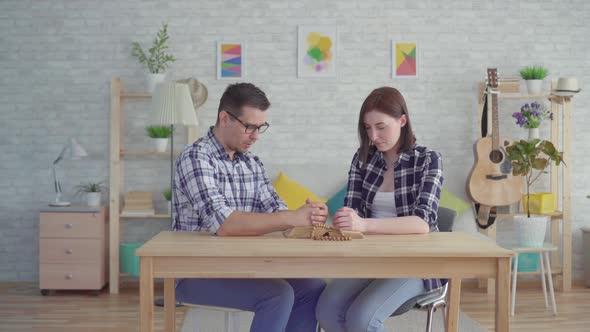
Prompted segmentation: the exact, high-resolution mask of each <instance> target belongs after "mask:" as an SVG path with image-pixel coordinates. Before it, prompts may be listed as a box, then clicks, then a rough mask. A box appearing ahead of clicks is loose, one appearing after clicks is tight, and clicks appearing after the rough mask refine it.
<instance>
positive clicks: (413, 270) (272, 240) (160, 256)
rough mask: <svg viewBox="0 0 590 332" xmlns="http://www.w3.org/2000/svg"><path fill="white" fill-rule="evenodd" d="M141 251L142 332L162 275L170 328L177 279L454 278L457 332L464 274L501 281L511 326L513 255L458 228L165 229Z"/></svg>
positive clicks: (504, 317) (451, 309)
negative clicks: (332, 232) (277, 233)
mask: <svg viewBox="0 0 590 332" xmlns="http://www.w3.org/2000/svg"><path fill="white" fill-rule="evenodd" d="M136 255H138V256H140V264H141V268H140V270H141V275H140V288H139V290H140V316H139V317H140V331H141V332H152V331H153V316H154V309H153V300H154V278H164V310H165V326H166V331H176V320H175V306H174V304H175V289H174V287H175V284H174V278H449V279H450V287H449V302H448V304H447V314H448V316H447V331H457V327H458V326H457V321H458V318H459V301H460V292H461V279H462V278H495V279H496V331H509V328H510V327H509V304H510V287H509V279H510V257H511V256H512V255H513V252H512V251H510V250H507V249H504V248H501V247H499V246H498V245H496V244H495V243H494V242H491V241H488V240H486V239H482V238H478V237H475V236H472V235H469V234H465V233H460V232H451V233H429V234H424V235H370V236H366V238H364V239H356V240H353V241H344V242H325V241H312V240H310V239H286V238H280V237H272V236H262V237H217V236H210V235H203V234H200V233H191V232H183V233H176V232H161V233H160V234H158V235H156V236H155V237H154V238H153V239H151V240H149V241H148V242H146V243H145V244H144V245H143V246H142V247H141V248H139V249H138V250H137V251H136Z"/></svg>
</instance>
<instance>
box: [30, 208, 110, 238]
mask: <svg viewBox="0 0 590 332" xmlns="http://www.w3.org/2000/svg"><path fill="white" fill-rule="evenodd" d="M104 231H105V221H104V214H102V213H53V212H49V213H46V212H42V213H41V215H40V217H39V237H41V238H47V237H58V238H61V237H70V238H72V237H73V238H102V237H103V236H104Z"/></svg>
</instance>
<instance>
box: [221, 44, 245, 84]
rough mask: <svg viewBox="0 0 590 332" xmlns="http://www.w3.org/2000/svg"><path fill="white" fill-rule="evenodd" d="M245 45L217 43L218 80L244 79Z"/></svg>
mask: <svg viewBox="0 0 590 332" xmlns="http://www.w3.org/2000/svg"><path fill="white" fill-rule="evenodd" d="M245 51H246V50H245V45H244V43H241V42H235V43H233V42H232V43H230V42H218V43H217V79H236V78H243V77H244V73H245V70H244V69H245V65H244V57H245Z"/></svg>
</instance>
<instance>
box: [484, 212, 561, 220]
mask: <svg viewBox="0 0 590 332" xmlns="http://www.w3.org/2000/svg"><path fill="white" fill-rule="evenodd" d="M524 215H526V213H525V212H516V213H498V214H496V217H497V218H510V217H514V216H524ZM542 215H543V216H549V217H551V220H554V219H562V218H563V212H562V211H555V212H551V213H547V214H542Z"/></svg>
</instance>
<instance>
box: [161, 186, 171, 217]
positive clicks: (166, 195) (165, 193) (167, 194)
mask: <svg viewBox="0 0 590 332" xmlns="http://www.w3.org/2000/svg"><path fill="white" fill-rule="evenodd" d="M162 195H163V196H164V199H166V201H168V214H171V213H172V189H170V188H168V189H166V190H165V191H163V192H162Z"/></svg>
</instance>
